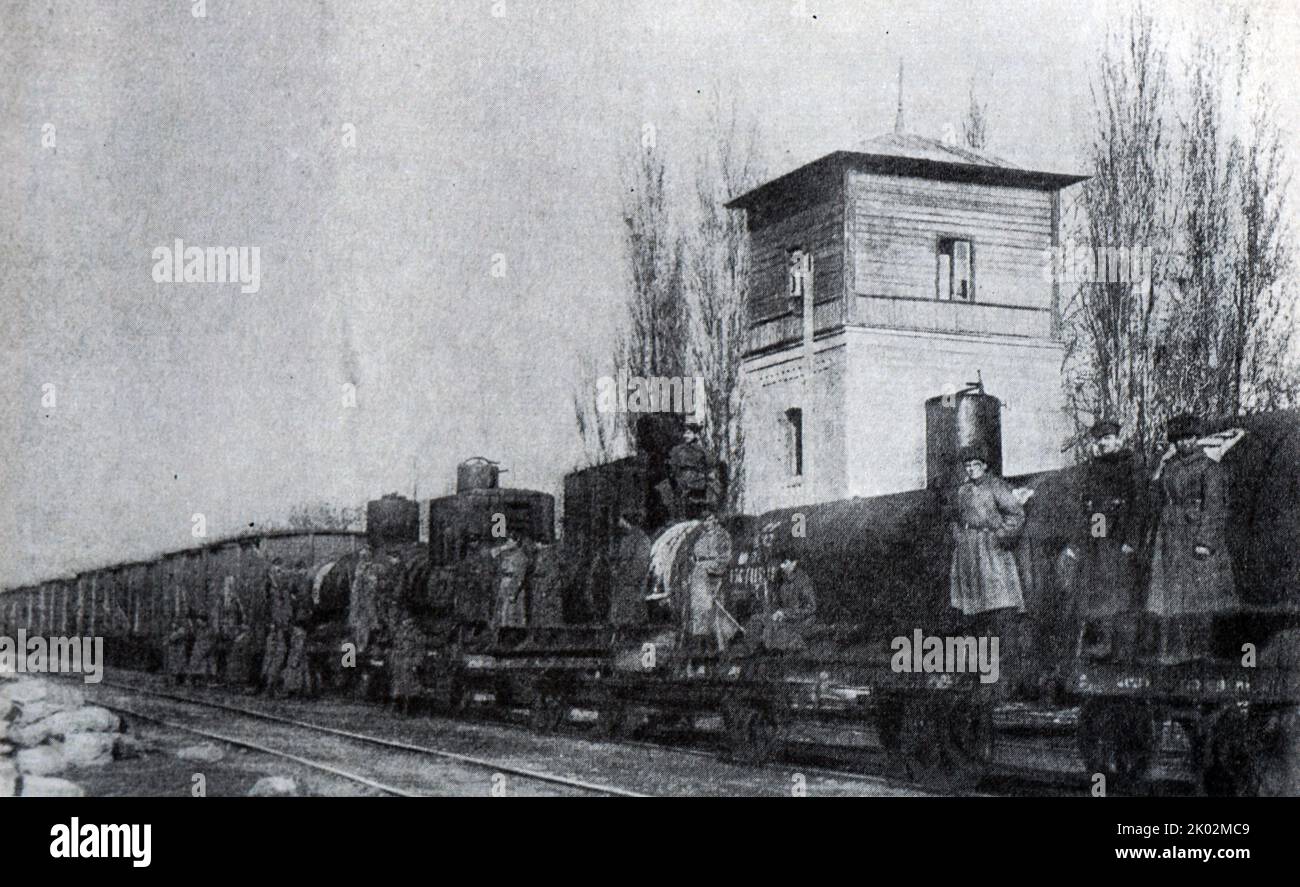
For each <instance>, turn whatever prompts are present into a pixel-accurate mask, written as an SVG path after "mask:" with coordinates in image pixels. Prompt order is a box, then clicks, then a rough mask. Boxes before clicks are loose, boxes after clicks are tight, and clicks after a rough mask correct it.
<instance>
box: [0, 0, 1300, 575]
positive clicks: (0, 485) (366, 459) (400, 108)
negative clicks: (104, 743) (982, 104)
mask: <svg viewBox="0 0 1300 887" xmlns="http://www.w3.org/2000/svg"><path fill="white" fill-rule="evenodd" d="M194 5H195V4H193V3H192V2H191V0H167V2H162V0H153V2H147V0H140V2H136V0H114V2H98V3H97V2H89V0H67V2H62V0H52V2H39V3H30V4H28V3H9V2H6V3H3V5H0V10H2V11H0V206H3V216H2V217H0V299H2V300H3V301H2V303H0V321H2V322H3V337H2V338H0V344H2V345H3V352H2V357H0V361H2V362H0V391H3V401H2V402H0V446H2V447H3V462H2V463H0V546H3V548H2V549H0V551H3V554H4V557H3V558H2V559H0V583H5V584H10V583H14V582H20V581H27V580H30V579H34V578H43V577H46V576H50V575H57V574H59V573H63V572H68V571H71V570H76V569H82V568H86V567H89V566H94V565H99V564H104V563H109V562H113V561H118V560H124V559H127V558H133V557H139V556H145V555H149V554H152V553H153V552H156V551H158V550H160V549H164V548H173V547H177V546H180V545H184V544H188V543H189V542H190V541H192V540H191V536H190V532H191V526H192V524H191V517H192V515H194V514H195V513H201V514H203V515H204V516H205V518H206V522H207V532H208V536H209V537H210V538H213V537H220V536H224V535H229V534H231V533H234V532H237V531H239V530H240V529H241V528H247V526H248V525H249V523H250V522H251V523H253V524H257V523H259V522H261V521H263V520H266V519H268V518H271V517H275V516H281V515H283V514H284V513H285V512H286V511H287V509H288V508H290V507H291V506H293V505H295V504H298V503H302V502H308V501H314V500H327V501H332V502H337V503H339V504H341V505H356V504H359V503H361V502H363V501H364V500H365V499H367V498H369V497H371V496H374V495H378V494H382V493H384V492H389V491H393V490H400V491H402V492H405V493H408V494H409V493H410V492H411V489H412V484H413V482H414V481H415V480H417V479H418V482H419V489H420V495H421V496H422V497H425V496H428V495H430V494H439V493H442V492H445V491H446V490H448V489H449V488H450V485H451V484H452V482H453V480H454V467H455V464H456V462H457V461H458V460H459V459H461V458H464V457H466V456H471V455H485V456H489V457H492V458H496V459H500V460H502V461H504V462H505V464H506V465H507V466H508V467H509V468H510V470H511V474H509V475H507V478H508V480H509V483H510V484H511V485H516V486H528V487H536V488H541V489H546V490H549V491H558V485H559V480H560V477H561V475H562V474H563V472H564V471H566V470H568V469H569V468H570V467H572V466H573V465H574V464H575V463H577V462H578V461H579V459H580V457H581V452H580V448H579V446H578V443H577V440H576V437H575V433H574V429H573V417H572V407H571V397H572V391H573V387H574V384H575V379H576V362H575V357H574V356H575V355H576V354H578V353H580V352H583V351H590V352H595V353H599V354H604V353H607V351H608V346H609V339H610V336H611V334H612V329H613V325H614V323H615V321H616V318H617V317H618V313H619V305H620V301H621V299H622V298H623V292H624V291H625V285H624V281H625V271H624V264H623V261H622V252H621V244H620V240H619V233H620V230H619V229H620V223H619V219H618V205H619V199H620V190H619V189H620V168H621V163H622V160H623V158H625V157H626V155H627V153H628V152H629V150H631V149H632V148H633V147H634V146H635V144H636V143H637V140H638V139H639V138H640V135H641V131H642V126H643V125H644V124H646V123H651V124H653V125H654V126H655V127H656V130H657V134H658V142H659V145H660V147H661V150H663V151H665V152H666V153H667V155H668V156H669V157H670V158H671V162H672V164H673V168H674V169H679V168H680V166H681V164H682V163H683V161H684V160H685V159H688V158H689V157H691V156H693V155H694V154H695V153H696V152H698V151H699V150H700V149H701V147H702V143H701V132H702V126H701V124H702V121H703V120H704V115H705V110H706V106H707V104H708V96H709V94H710V92H711V89H712V87H713V86H714V85H715V84H716V85H719V86H720V87H721V88H722V89H723V91H724V93H726V94H728V95H731V94H734V95H735V97H736V101H737V103H738V105H739V107H740V109H741V111H742V112H743V113H744V114H746V115H752V116H753V117H754V118H755V119H757V121H758V122H759V125H760V128H761V135H762V138H763V142H764V147H765V152H766V155H767V161H768V168H769V169H771V170H772V171H773V172H774V173H780V172H784V171H787V170H788V169H791V168H794V167H795V166H797V165H799V164H802V163H804V162H807V161H809V160H812V159H815V158H816V157H818V156H820V155H822V154H824V153H826V152H828V151H832V150H836V149H843V148H852V147H854V146H855V145H856V144H857V143H859V142H861V141H863V140H865V139H866V138H869V137H871V136H874V135H877V134H880V133H882V132H887V131H889V130H890V129H891V128H892V126H893V121H894V109H895V105H896V103H897V99H898V94H897V70H898V64H899V61H900V60H901V61H902V62H903V63H904V66H905V72H906V73H905V80H904V82H905V87H904V97H905V104H906V119H907V124H908V129H909V130H910V131H913V132H916V133H919V134H922V135H929V136H933V137H941V136H942V134H943V132H944V129H945V127H947V126H958V127H959V126H960V120H961V116H962V114H963V113H964V110H965V107H966V96H967V92H966V90H967V84H968V82H969V81H970V79H971V78H972V77H974V78H975V81H976V84H977V88H978V89H979V90H980V91H981V92H982V93H983V95H984V97H985V98H986V99H987V100H988V102H989V113H990V136H991V142H990V145H989V150H990V151H992V152H993V153H995V154H998V155H1001V156H1004V157H1006V158H1008V159H1010V160H1013V161H1015V162H1017V163H1019V164H1021V165H1024V166H1031V167H1036V168H1044V169H1050V170H1054V171H1066V172H1075V171H1078V172H1086V169H1083V168H1082V166H1081V163H1080V160H1079V157H1080V151H1079V146H1080V144H1081V140H1082V139H1083V137H1084V135H1085V129H1084V124H1085V122H1086V120H1087V113H1088V109H1089V106H1090V102H1089V96H1088V71H1089V64H1090V63H1091V62H1092V61H1093V60H1094V59H1095V57H1096V54H1097V50H1098V47H1099V46H1100V43H1101V39H1102V35H1103V33H1104V31H1105V28H1106V26H1107V25H1108V24H1116V23H1117V22H1118V14H1119V12H1118V11H1120V10H1123V9H1125V8H1126V7H1125V5H1124V4H1118V3H1116V4H1112V3H1097V4H1094V5H1089V4H1086V3H1079V2H1076V0H1068V2H1016V0H995V2H962V3H948V4H945V3H933V2H918V0H906V2H898V3H887V2H830V0H806V3H802V4H800V3H796V2H795V0H751V2H744V3H741V2H729V0H708V2H704V0H697V2H684V0H683V2H674V0H659V2H629V0H618V2H610V0H602V2H578V3H569V2H542V3H530V2H523V0H503V2H500V3H494V2H492V0H436V2H434V0H412V2H402V3H398V2H392V3H387V2H384V3H380V2H342V0H339V2H333V0H317V2H307V0H266V2H251V0H250V2H224V0H207V2H206V9H205V11H206V16H205V17H202V18H196V17H195V16H194V15H193V8H194ZM494 7H496V11H498V12H500V11H502V9H503V10H504V14H503V15H500V16H498V15H494ZM801 7H802V8H804V9H806V11H807V15H806V16H798V15H795V14H792V13H797V12H800V11H801ZM1217 8H1218V7H1217V5H1215V4H1203V3H1198V2H1190V0H1189V2H1179V0H1169V2H1157V3H1154V4H1153V9H1154V10H1155V12H1156V13H1157V15H1158V16H1159V17H1160V18H1161V19H1162V21H1164V22H1165V23H1166V25H1167V27H1168V28H1169V29H1170V31H1171V33H1175V34H1178V33H1185V32H1186V31H1187V30H1188V28H1189V27H1190V26H1191V25H1192V24H1193V23H1195V22H1196V21H1207V20H1213V17H1214V16H1217V15H1222V13H1220V12H1218V11H1217ZM1260 10H1261V16H1262V17H1263V19H1264V21H1265V23H1266V26H1265V27H1264V28H1262V29H1261V32H1260V34H1261V41H1262V42H1261V51H1262V52H1264V53H1265V59H1264V71H1265V73H1266V76H1268V77H1270V79H1272V80H1273V81H1274V82H1275V84H1276V86H1277V88H1278V90H1279V98H1280V99H1281V101H1282V112H1283V122H1284V124H1285V125H1286V127H1287V128H1288V131H1289V132H1291V133H1294V132H1296V131H1297V123H1300V109H1298V107H1297V101H1296V95H1295V90H1293V89H1292V87H1291V84H1292V82H1293V79H1294V76H1295V72H1296V71H1297V70H1298V69H1300V65H1298V64H1297V62H1298V61H1300V60H1298V59H1297V57H1296V53H1297V46H1300V24H1298V18H1297V6H1296V5H1295V3H1294V2H1292V0H1286V2H1277V3H1265V4H1262V5H1261V6H1260ZM1198 11H1200V12H1199V13H1198ZM1265 40H1266V41H1267V44H1268V45H1264V43H1263V41H1265ZM51 138H52V142H53V144H50V141H51ZM351 138H354V143H350V142H349V139H351ZM176 238H182V239H183V240H184V242H185V243H186V244H187V245H195V246H236V247H237V246H250V247H251V246H256V247H258V248H259V251H260V260H261V287H260V291H259V292H257V293H256V294H243V293H241V292H240V287H239V286H238V284H226V285H220V284H167V283H161V284H160V283H155V282H154V280H153V279H152V277H151V271H152V269H153V265H154V260H153V251H154V249H155V248H156V247H159V246H171V245H172V243H173V241H174V240H175V239H176ZM498 253H499V254H501V255H502V256H503V257H504V261H505V265H504V267H505V275H504V276H503V277H494V276H492V273H491V271H492V267H493V266H492V262H493V256H494V254H498ZM348 382H351V383H354V384H355V385H356V392H357V407H356V408H355V409H349V408H347V407H346V406H344V404H343V396H342V386H343V385H344V383H348ZM49 385H53V386H54V388H53V389H52V390H53V394H54V398H55V400H54V403H53V405H52V406H47V405H43V403H42V397H43V395H44V396H45V397H46V401H47V403H48V401H49V394H50V391H51V389H49V388H48V387H43V386H49Z"/></svg>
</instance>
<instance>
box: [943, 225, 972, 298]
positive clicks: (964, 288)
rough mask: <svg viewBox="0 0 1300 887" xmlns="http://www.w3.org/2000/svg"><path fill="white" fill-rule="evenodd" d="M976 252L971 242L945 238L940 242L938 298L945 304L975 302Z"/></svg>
mask: <svg viewBox="0 0 1300 887" xmlns="http://www.w3.org/2000/svg"><path fill="white" fill-rule="evenodd" d="M973 257H974V251H973V250H972V249H971V243H970V241H969V240H958V239H956V238H952V237H945V238H943V239H941V240H940V241H939V255H938V273H937V275H936V281H937V283H938V297H939V299H940V301H944V302H952V301H957V302H973V301H974V300H975V274H974V272H975V262H974V258H973Z"/></svg>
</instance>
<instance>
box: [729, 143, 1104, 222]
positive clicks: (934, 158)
mask: <svg viewBox="0 0 1300 887" xmlns="http://www.w3.org/2000/svg"><path fill="white" fill-rule="evenodd" d="M844 169H856V170H859V171H862V172H872V173H879V174H883V175H896V176H911V177H915V178H923V179H942V180H946V181H953V182H972V183H976V184H985V185H1006V186H1009V187H1012V188H1030V189H1033V190H1037V191H1059V190H1060V189H1061V188H1065V187H1068V186H1070V185H1074V184H1077V183H1079V182H1082V181H1084V180H1085V179H1087V178H1088V177H1087V176H1080V175H1073V174H1069V173H1055V172H1043V171H1039V170H1030V169H1024V168H1022V167H1019V166H1016V165H1015V164H1013V163H1010V162H1008V161H1006V160H1002V159H1001V158H998V157H994V156H993V155H991V154H986V153H985V152H983V151H976V150H974V149H971V148H966V147H959V146H957V145H949V144H945V143H944V142H940V141H938V140H937V139H930V138H926V137H925V136H919V135H914V134H912V133H887V134H885V135H881V136H876V137H875V138H873V139H868V140H866V141H865V142H863V143H862V144H861V145H860V146H859V147H858V148H857V149H856V150H852V151H835V152H833V153H831V154H827V155H826V156H824V157H821V158H819V159H817V160H814V161H813V162H811V163H807V164H804V165H803V166H801V167H798V168H797V169H794V170H791V171H790V172H788V173H786V174H785V175H782V176H779V177H777V178H775V179H772V180H771V181H768V182H765V183H764V184H762V185H759V186H758V187H757V188H754V189H753V190H751V191H747V192H746V193H744V194H741V195H739V196H737V197H734V198H732V199H731V200H730V201H729V202H728V203H727V206H728V207H729V208H732V209H745V208H748V207H749V206H751V205H753V204H754V203H757V202H759V201H760V200H762V199H763V198H764V197H766V196H768V195H769V194H772V193H774V192H776V191H784V190H786V189H787V188H790V187H792V186H797V185H798V184H799V183H800V182H802V181H807V180H812V179H815V178H818V177H820V176H822V175H824V174H829V173H832V172H835V171H840V172H842V171H843V170H844Z"/></svg>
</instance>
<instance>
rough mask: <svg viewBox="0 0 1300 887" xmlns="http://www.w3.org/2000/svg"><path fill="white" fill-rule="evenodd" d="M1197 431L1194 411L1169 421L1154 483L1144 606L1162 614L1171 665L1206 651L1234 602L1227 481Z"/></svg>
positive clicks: (1163, 652) (1163, 647)
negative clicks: (1155, 507) (1154, 519)
mask: <svg viewBox="0 0 1300 887" xmlns="http://www.w3.org/2000/svg"><path fill="white" fill-rule="evenodd" d="M1200 431H1201V428H1200V420H1199V419H1198V418H1197V417H1196V416H1194V415H1191V414H1185V415H1182V416H1178V417H1176V418H1174V419H1171V420H1170V422H1169V429H1168V432H1167V434H1166V436H1167V437H1168V440H1169V443H1170V444H1171V449H1170V450H1169V452H1168V453H1166V454H1165V457H1164V461H1162V462H1161V465H1160V468H1159V470H1157V472H1156V476H1155V479H1154V481H1153V485H1154V487H1155V490H1154V493H1155V495H1156V497H1157V501H1158V502H1159V504H1160V522H1159V525H1158V527H1157V529H1156V538H1155V545H1154V548H1153V550H1152V554H1151V581H1150V590H1149V593H1148V597H1147V607H1146V609H1147V612H1148V613H1150V614H1151V615H1153V616H1155V617H1157V619H1159V620H1160V627H1161V629H1162V630H1161V631H1160V638H1159V658H1160V660H1161V661H1162V662H1166V663H1171V664H1172V663H1176V662H1183V661H1187V660H1189V659H1192V658H1195V657H1196V656H1198V655H1202V654H1204V653H1205V652H1206V650H1205V645H1206V643H1207V642H1208V640H1209V637H1208V636H1209V632H1210V629H1211V626H1212V623H1213V620H1214V616H1215V614H1217V613H1219V612H1222V611H1223V610H1227V609H1231V608H1233V607H1234V606H1235V592H1234V586H1233V578H1232V562H1231V559H1230V557H1229V553H1228V544H1227V518H1228V485H1227V479H1226V478H1225V476H1224V469H1223V468H1222V466H1220V465H1219V463H1218V462H1215V461H1214V460H1213V459H1211V458H1210V457H1209V456H1207V455H1206V453H1205V450H1204V448H1202V446H1201V444H1200V441H1199V437H1200Z"/></svg>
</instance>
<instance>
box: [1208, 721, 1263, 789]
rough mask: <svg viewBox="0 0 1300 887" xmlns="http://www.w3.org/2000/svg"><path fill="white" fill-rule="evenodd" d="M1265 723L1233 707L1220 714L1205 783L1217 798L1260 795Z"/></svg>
mask: <svg viewBox="0 0 1300 887" xmlns="http://www.w3.org/2000/svg"><path fill="white" fill-rule="evenodd" d="M1261 722H1262V719H1261V718H1259V717H1258V716H1256V717H1252V716H1251V713H1249V712H1247V711H1245V710H1244V709H1241V708H1237V707H1235V706H1234V707H1232V708H1229V709H1225V710H1223V711H1221V712H1219V714H1218V716H1217V717H1214V718H1213V720H1212V721H1211V723H1210V726H1209V744H1208V747H1206V748H1205V750H1204V758H1203V767H1204V769H1203V771H1202V773H1201V782H1202V785H1203V786H1204V788H1205V793H1206V794H1207V795H1211V796H1213V797H1232V798H1240V797H1253V796H1255V795H1257V794H1259V793H1260V784H1261V780H1260V776H1261V772H1262V770H1263V769H1264V766H1263V765H1264V764H1265V755H1264V754H1263V753H1262V752H1263V745H1264V736H1263V731H1262V730H1261V729H1260V727H1261Z"/></svg>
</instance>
